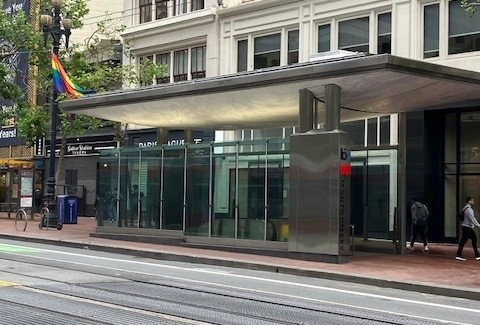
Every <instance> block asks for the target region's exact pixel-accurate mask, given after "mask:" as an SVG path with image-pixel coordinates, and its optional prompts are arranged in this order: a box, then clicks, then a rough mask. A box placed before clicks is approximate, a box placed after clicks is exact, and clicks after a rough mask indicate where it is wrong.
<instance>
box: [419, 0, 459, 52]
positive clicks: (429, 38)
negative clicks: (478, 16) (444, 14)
mask: <svg viewBox="0 0 480 325" xmlns="http://www.w3.org/2000/svg"><path fill="white" fill-rule="evenodd" d="M439 13H440V11H439V4H438V3H437V4H433V5H429V6H425V7H424V8H423V58H424V59H427V58H434V57H437V56H438V55H439V37H440V21H439V18H440V16H439ZM464 14H465V12H464Z"/></svg>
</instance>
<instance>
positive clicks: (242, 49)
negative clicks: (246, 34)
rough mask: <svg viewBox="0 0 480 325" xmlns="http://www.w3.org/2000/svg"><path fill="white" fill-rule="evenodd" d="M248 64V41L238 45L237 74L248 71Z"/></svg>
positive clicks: (240, 42) (239, 42) (242, 41)
mask: <svg viewBox="0 0 480 325" xmlns="http://www.w3.org/2000/svg"><path fill="white" fill-rule="evenodd" d="M247 63H248V40H241V41H238V43H237V72H242V71H247V70H248V68H247Z"/></svg>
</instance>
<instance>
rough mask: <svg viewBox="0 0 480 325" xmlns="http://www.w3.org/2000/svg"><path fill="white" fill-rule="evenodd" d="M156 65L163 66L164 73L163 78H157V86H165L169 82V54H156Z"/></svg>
mask: <svg viewBox="0 0 480 325" xmlns="http://www.w3.org/2000/svg"><path fill="white" fill-rule="evenodd" d="M155 60H156V61H155V62H156V64H162V65H164V66H165V71H166V73H165V74H164V75H163V76H161V77H160V76H157V84H166V83H169V82H170V53H162V54H157V55H156V57H155Z"/></svg>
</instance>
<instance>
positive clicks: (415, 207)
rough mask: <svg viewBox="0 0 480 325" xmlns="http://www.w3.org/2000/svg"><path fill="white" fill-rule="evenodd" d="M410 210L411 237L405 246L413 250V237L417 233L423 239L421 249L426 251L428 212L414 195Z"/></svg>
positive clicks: (414, 237) (415, 236)
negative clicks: (408, 243)
mask: <svg viewBox="0 0 480 325" xmlns="http://www.w3.org/2000/svg"><path fill="white" fill-rule="evenodd" d="M410 210H411V213H412V239H411V241H410V246H407V248H408V249H410V250H412V251H413V250H414V245H415V239H416V238H417V234H419V235H420V237H421V238H422V241H423V251H424V252H428V246H427V245H428V242H427V228H428V217H429V215H430V213H429V212H428V209H427V207H426V206H425V204H423V203H421V202H419V201H418V199H417V198H416V197H413V198H412V206H411V208H410Z"/></svg>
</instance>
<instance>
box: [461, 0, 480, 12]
mask: <svg viewBox="0 0 480 325" xmlns="http://www.w3.org/2000/svg"><path fill="white" fill-rule="evenodd" d="M461 3H462V8H464V9H465V12H466V13H467V14H469V15H470V16H473V15H474V14H475V13H476V12H477V7H478V6H480V0H462V2H461Z"/></svg>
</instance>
